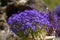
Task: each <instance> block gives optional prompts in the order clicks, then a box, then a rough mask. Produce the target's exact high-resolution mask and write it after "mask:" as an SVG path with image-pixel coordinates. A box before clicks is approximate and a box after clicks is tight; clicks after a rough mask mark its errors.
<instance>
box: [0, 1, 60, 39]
mask: <svg viewBox="0 0 60 40" xmlns="http://www.w3.org/2000/svg"><path fill="white" fill-rule="evenodd" d="M43 1H44V2H45V3H46V5H47V7H48V8H51V9H53V10H54V9H55V7H56V6H58V5H60V0H43ZM0 6H1V0H0ZM56 15H57V24H58V29H57V30H56V39H55V40H60V38H59V37H60V13H56Z"/></svg>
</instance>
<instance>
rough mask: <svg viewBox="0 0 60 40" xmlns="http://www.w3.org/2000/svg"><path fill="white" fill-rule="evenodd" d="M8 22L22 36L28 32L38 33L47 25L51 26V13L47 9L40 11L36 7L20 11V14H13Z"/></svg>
mask: <svg viewBox="0 0 60 40" xmlns="http://www.w3.org/2000/svg"><path fill="white" fill-rule="evenodd" d="M8 23H9V25H10V26H11V29H12V31H13V32H15V33H17V32H20V34H21V36H24V35H26V34H27V35H29V34H33V35H36V34H37V35H38V33H39V32H40V31H41V30H44V31H45V27H46V26H50V22H49V14H48V13H47V12H45V11H40V12H38V11H37V10H35V9H33V10H25V11H23V12H20V11H18V14H12V16H10V17H9V19H8ZM35 33H36V34H35ZM17 34H18V33H17ZM20 34H19V35H20Z"/></svg>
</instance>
